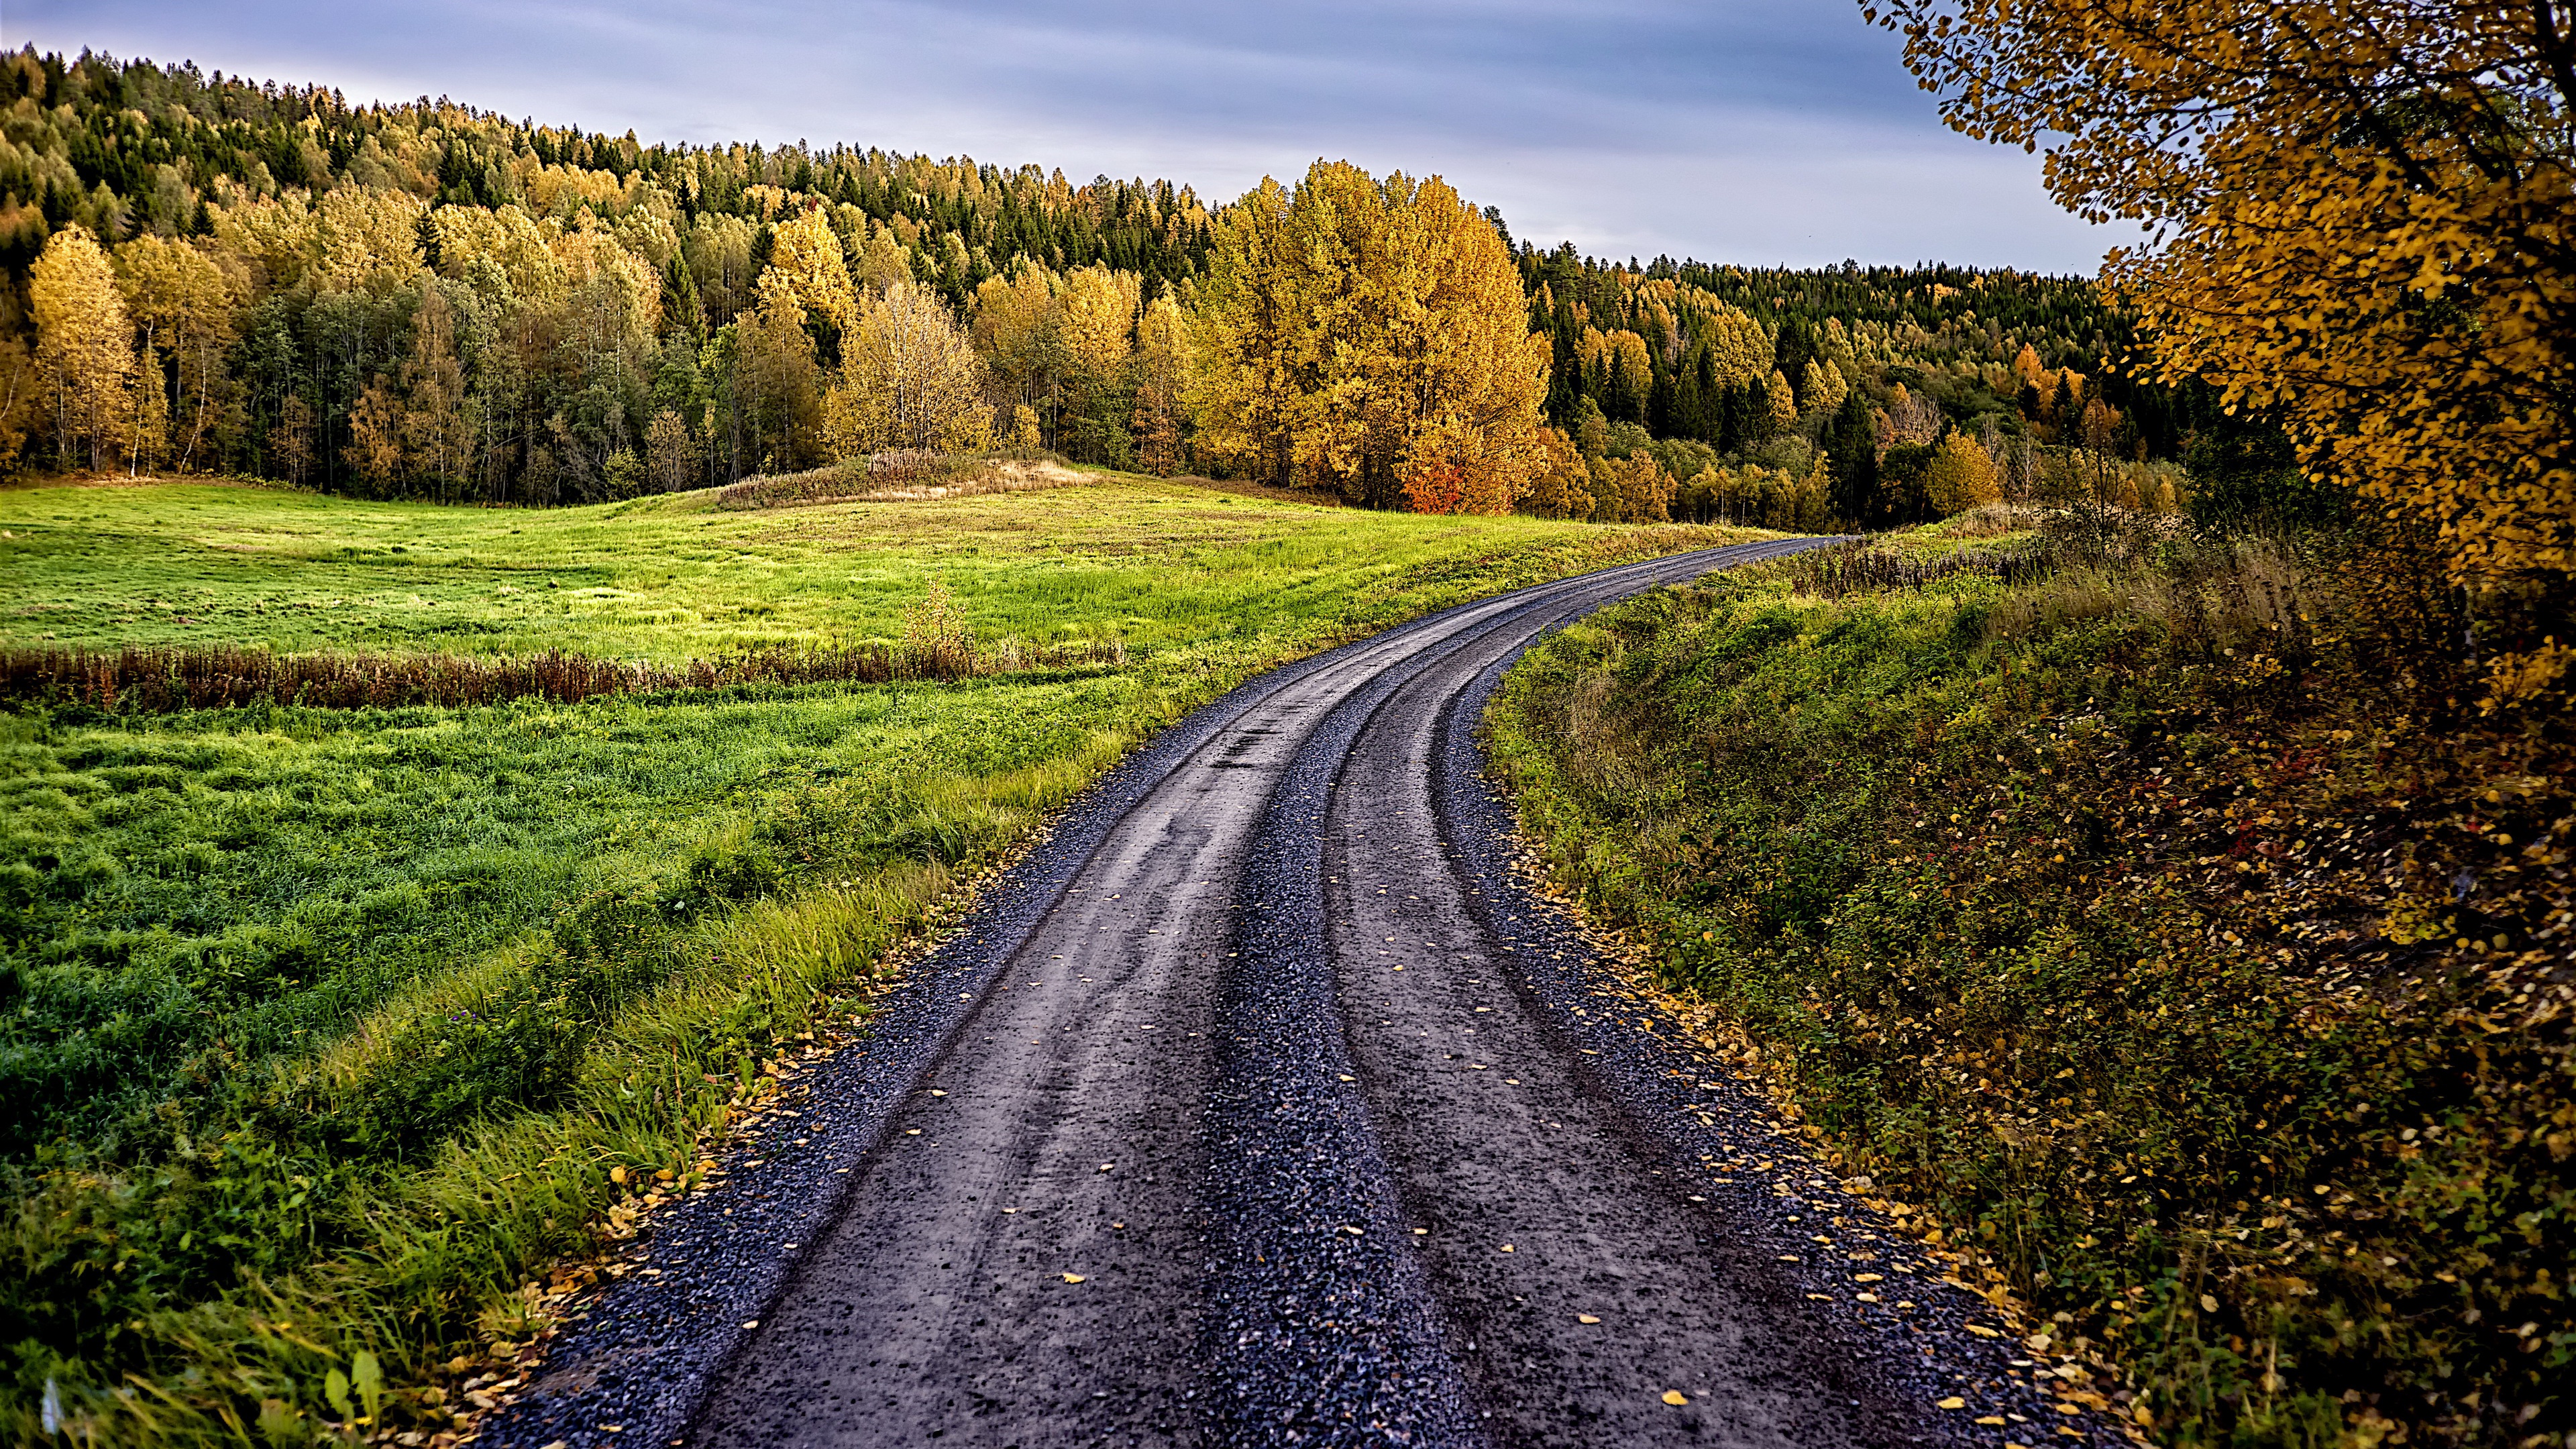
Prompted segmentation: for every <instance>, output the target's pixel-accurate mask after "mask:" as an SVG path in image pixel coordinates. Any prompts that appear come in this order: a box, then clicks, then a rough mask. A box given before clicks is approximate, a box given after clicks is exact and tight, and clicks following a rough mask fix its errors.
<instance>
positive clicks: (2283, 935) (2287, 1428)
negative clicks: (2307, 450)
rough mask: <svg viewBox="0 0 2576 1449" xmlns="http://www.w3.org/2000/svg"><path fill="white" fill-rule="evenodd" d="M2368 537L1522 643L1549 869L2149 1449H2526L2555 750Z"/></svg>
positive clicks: (2186, 552)
mask: <svg viewBox="0 0 2576 1449" xmlns="http://www.w3.org/2000/svg"><path fill="white" fill-rule="evenodd" d="M2369 557H2370V558H2371V560H2372V562H2373V570H2372V572H2371V573H2370V574H2368V575H2364V574H2361V573H2358V572H2353V571H2351V567H2352V564H2353V562H2354V558H2353V555H2352V554H2350V553H2346V552H2339V551H2336V550H2333V549H2328V548H2326V547H2325V546H2324V545H2323V544H2319V543H2311V544H2306V545H2302V544H2297V543H2280V542H2272V543H2264V542H2247V541H2233V542H2230V541H2211V540H2188V539H2180V538H2171V537H2168V538H2165V539H2163V540H2162V541H2156V540H2133V541H2132V546H2131V548H2130V550H2129V552H2128V553H2127V554H2126V555H2125V557H2122V558H2114V559H2104V558H2100V557H2098V556H2097V557H2094V558H2092V559H2091V560H2090V561H2089V562H2088V561H2086V560H2085V558H2084V557H2083V556H2082V555H2081V553H2080V551H2079V552H2078V553H2077V554H2075V555H2071V556H2070V555H2061V565H2062V566H2061V567H2059V568H2058V569H2056V570H2055V571H2053V572H2052V573H2051V574H2050V575H2049V576H2048V577H2046V578H2042V579H2035V580H2026V581H2022V582H2017V583H2006V582H2003V581H2001V580H1998V579H1996V578H1994V577H1992V576H1991V575H1990V574H1981V573H1980V572H1978V571H1976V570H1973V569H1970V570H1965V571H1962V572H1959V573H1956V574H1953V575H1952V576H1950V577H1949V578H1947V579H1946V580H1943V581H1940V582H1937V583H1935V584H1934V585H1932V586H1931V587H1929V588H1923V589H1894V590H1886V591H1877V592H1859V593H1852V594H1849V595H1847V596H1845V597H1841V598H1821V597H1817V596H1815V595H1814V594H1811V593H1805V592H1801V591H1800V589H1799V588H1798V587H1797V585H1798V581H1799V577H1800V576H1799V574H1798V572H1797V571H1796V570H1795V569H1793V568H1792V569H1781V570H1777V571H1774V572H1773V573H1772V574H1771V575H1770V576H1769V577H1767V578H1766V577H1761V576H1759V575H1755V576H1749V577H1745V576H1733V575H1730V576H1726V577H1723V578H1720V579H1716V580H1712V581H1710V582H1708V583H1706V584H1704V585H1701V586H1699V587H1696V588H1692V589H1687V590H1680V591H1668V592H1663V593H1659V594H1656V595H1653V596H1649V597H1648V598H1645V599H1642V600H1639V601H1636V602H1633V603H1631V604H1628V605H1625V606H1622V607H1620V608H1617V609H1614V610H1611V611H1608V612H1606V613H1604V614H1603V615H1600V616H1597V617H1596V618H1595V619H1594V620H1593V621H1591V622H1589V623H1587V624H1584V625H1578V626H1576V627H1574V628H1571V629H1568V630H1567V631H1565V632H1564V633H1563V634H1562V635H1560V636H1558V637H1557V638H1556V639H1554V640H1553V641H1551V642H1550V643H1549V644H1547V645H1546V646H1544V647H1542V648H1541V649H1539V650H1537V651H1534V652H1533V654H1532V655H1531V656H1530V658H1529V659H1528V661H1527V662H1526V663H1525V664H1524V665H1523V666H1522V667H1521V668H1520V669H1519V670H1518V671H1517V672H1516V673H1515V674H1514V675H1513V676H1512V677H1511V679H1510V681H1509V682H1508V684H1507V686H1506V688H1505V690H1504V692H1503V694H1502V695H1501V697H1500V699H1499V701H1498V705H1497V708H1496V711H1495V714H1494V717H1493V729H1494V734H1495V740H1496V751H1497V756H1498V760H1499V762H1500V764H1501V766H1502V768H1503V769H1504V771H1505V773H1506V774H1507V775H1508V776H1509V777H1510V778H1511V780H1512V781H1513V783H1514V784H1515V786H1516V787H1517V788H1518V789H1519V791H1520V799H1521V808H1522V812H1523V819H1524V821H1525V823H1526V824H1527V825H1528V827H1529V828H1530V829H1531V830H1532V831H1533V832H1534V833H1535V834H1536V835H1537V836H1538V837H1540V839H1541V840H1542V841H1543V842H1544V844H1545V846H1546V848H1547V850H1548V852H1549V854H1550V857H1551V859H1552V860H1553V862H1554V864H1555V867H1556V869H1557V870H1558V871H1559V873H1560V876H1561V878H1562V880H1563V882H1564V884H1565V885H1566V886H1567V887H1568V888H1569V889H1571V890H1573V891H1575V892H1577V893H1578V894H1580V895H1581V896H1582V897H1583V898H1585V899H1586V900H1587V901H1588V902H1589V903H1590V905H1591V906H1592V907H1593V908H1595V909H1597V910H1599V911H1600V912H1602V913H1603V914H1604V915H1605V916H1606V917H1608V918H1609V919H1611V920H1613V921H1615V922H1617V923H1620V924H1622V925H1624V926H1626V927H1628V928H1629V929H1631V930H1632V931H1633V932H1634V933H1635V934H1636V935H1637V936H1638V937H1639V938H1640V939H1641V940H1642V941H1643V942H1644V943H1646V944H1647V945H1648V946H1649V948H1650V949H1651V950H1652V952H1653V953H1654V955H1655V957H1656V959H1657V961H1658V963H1659V966H1660V968H1661V970H1662V971H1663V972H1664V973H1665V976H1666V979H1667V980H1668V981H1669V982H1671V983H1672V984H1673V985H1674V986H1675V988H1676V989H1678V990H1681V991H1683V992H1685V993H1688V994H1692V995H1695V996H1696V997H1698V998H1699V999H1700V1000H1702V1001H1704V1002H1706V1003H1708V1004H1710V1005H1711V1006H1713V1007H1714V1008H1715V1009H1716V1010H1717V1011H1718V1013H1719V1014H1720V1015H1722V1016H1723V1017H1725V1018H1727V1019H1729V1020H1730V1021H1732V1022H1733V1023H1735V1024H1737V1025H1738V1026H1740V1027H1741V1028H1742V1030H1743V1031H1744V1032H1745V1033H1746V1034H1747V1035H1748V1037H1749V1038H1750V1039H1751V1041H1752V1042H1753V1043H1755V1044H1757V1046H1758V1049H1759V1052H1760V1055H1761V1058H1762V1062H1763V1064H1764V1068H1765V1069H1766V1070H1769V1071H1773V1072H1776V1073H1777V1081H1778V1084H1779V1086H1780V1087H1781V1089H1782V1090H1784V1091H1785V1092H1786V1093H1787V1094H1788V1095H1789V1096H1790V1097H1791V1098H1792V1099H1793V1100H1794V1101H1795V1102H1796V1103H1797V1104H1798V1106H1799V1107H1800V1108H1801V1110H1802V1111H1803V1112H1804V1114H1805V1116H1806V1119H1807V1120H1808V1121H1809V1122H1810V1123H1811V1124H1813V1127H1814V1130H1815V1131H1816V1132H1817V1133H1818V1134H1819V1135H1820V1136H1821V1137H1822V1138H1823V1139H1824V1140H1825V1142H1826V1143H1827V1144H1828V1146H1829V1147H1830V1149H1831V1150H1833V1151H1835V1152H1837V1153H1838V1154H1840V1156H1841V1157H1842V1158H1843V1159H1844V1160H1845V1161H1847V1162H1848V1163H1850V1164H1851V1168H1852V1170H1853V1171H1855V1172H1866V1173H1868V1174H1870V1175H1872V1176H1873V1177H1875V1178H1876V1179H1878V1180H1879V1181H1880V1182H1881V1183H1882V1184H1883V1185H1885V1186H1886V1187H1887V1188H1888V1189H1889V1190H1891V1191H1892V1192H1893V1193H1895V1194H1897V1195H1899V1196H1902V1197H1906V1198H1910V1199H1912V1200H1914V1201H1916V1202H1919V1203H1922V1204H1925V1205H1927V1206H1928V1207H1929V1208H1930V1209H1931V1210H1932V1213H1933V1216H1934V1218H1935V1219H1936V1220H1937V1221H1938V1222H1939V1223H1940V1224H1941V1226H1942V1230H1943V1231H1944V1233H1945V1234H1946V1235H1948V1236H1950V1237H1951V1238H1952V1239H1953V1241H1954V1242H1956V1243H1959V1244H1964V1245H1965V1246H1967V1247H1968V1248H1970V1249H1971V1250H1973V1251H1976V1252H1978V1253H1981V1254H1982V1255H1983V1256H1984V1257H1985V1258H1986V1259H1987V1260H1988V1261H1989V1262H1990V1263H1991V1264H1992V1265H1993V1266H1994V1267H1995V1269H1996V1270H1997V1271H1999V1272H2001V1273H2002V1274H2004V1275H2005V1276H2006V1277H2007V1278H2008V1279H2009V1280H2010V1281H2011V1282H2012V1283H2013V1284H2014V1285H2015V1287H2016V1289H2017V1291H2018V1292H2019V1293H2020V1294H2021V1295H2022V1296H2023V1297H2025V1298H2026V1299H2027V1301H2028V1302H2029V1303H2030V1304H2032V1305H2033V1306H2034V1308H2035V1311H2037V1312H2038V1313H2039V1314H2041V1315H2044V1316H2048V1317H2051V1318H2053V1319H2054V1326H2053V1329H2052V1332H2053V1333H2054V1334H2055V1335H2056V1337H2057V1339H2058V1340H2060V1341H2061V1342H2063V1341H2068V1340H2071V1341H2072V1343H2073V1345H2074V1346H2075V1347H2076V1348H2077V1349H2078V1350H2079V1351H2088V1352H2091V1353H2093V1354H2095V1355H2097V1356H2098V1358H2099V1361H2100V1362H2101V1364H2102V1365H2103V1369H2104V1373H2105V1375H2106V1377H2107V1378H2108V1379H2109V1381H2110V1382H2109V1384H2108V1385H2107V1386H2108V1387H2110V1388H2113V1389H2116V1390H2117V1391H2118V1398H2119V1399H2120V1401H2121V1402H2122V1404H2123V1405H2124V1406H2125V1407H2126V1408H2128V1409H2130V1410H2131V1411H2133V1412H2135V1413H2136V1414H2137V1415H2138V1416H2139V1417H2140V1419H2141V1421H2142V1422H2147V1423H2151V1424H2152V1425H2153V1426H2154V1427H2155V1429H2156V1430H2157V1431H2158V1432H2159V1433H2160V1434H2162V1435H2165V1436H2168V1437H2170V1438H2172V1439H2173V1440H2175V1441H2178V1442H2189V1443H2229V1444H2282V1445H2324V1444H2337V1443H2380V1442H2400V1441H2403V1442H2446V1443H2447V1442H2457V1443H2479V1444H2485V1443H2496V1444H2505V1443H2511V1444H2540V1443H2544V1442H2545V1443H2553V1444H2554V1443H2556V1442H2557V1441H2558V1438H2559V1437H2560V1436H2562V1435H2564V1434H2566V1433H2567V1432H2569V1431H2570V1429H2571V1428H2576V1423H2571V1416H2576V1400H2571V1396H2570V1395H2569V1394H2568V1393H2567V1391H2566V1383H2567V1381H2568V1377H2569V1367H2570V1360H2571V1358H2576V1316H2571V1314H2570V1311H2569V1307H2568V1300H2567V1278H2568V1274H2569V1273H2570V1271H2571V1270H2576V1173H2571V1170H2570V1158H2571V1155H2576V1055H2571V1050H2570V1041H2569V1033H2568V1024H2569V1020H2570V1015H2571V1011H2570V1007H2571V1003H2576V963H2571V959H2570V953H2569V949H2568V938H2569V934H2570V922H2571V920H2576V916H2571V914H2570V912H2571V908H2576V890H2571V886H2570V872H2569V851H2570V849H2571V845H2576V780H2571V771H2572V770H2576V751H2571V749H2570V746H2569V742H2568V740H2567V738H2566V735H2565V731H2564V728H2563V721H2560V720H2557V719H2555V718H2522V719H2490V718H2481V717H2478V716H2476V715H2474V714H2471V713H2466V712H2464V711H2463V710H2462V709H2461V708H2460V707H2459V706H2458V703H2457V702H2458V701H2461V700H2464V699H2465V698H2468V697H2470V696H2469V695H2468V692H2467V691H2466V690H2463V689H2461V688H2460V687H2459V685H2460V683H2461V680H2460V675H2459V671H2458V668H2457V667H2456V666H2454V665H2450V664H2447V663H2446V662H2445V659H2446V651H2445V649H2444V648H2443V646H2442V645H2441V644H2440V643H2439V642H2438V641H2439V640H2440V639H2441V637H2442V632H2441V619H2440V613H2441V607H2442V603H2441V594H2440V591H2439V590H2438V588H2415V589H2414V592H2413V597H2414V598H2416V599H2417V601H2418V603H2419V604H2420V605H2421V610H2420V612H2419V613H2418V614H2417V615H2416V616H2415V617H2414V618H2412V619H2408V618H2406V617H2404V611H2403V610H2397V611H2395V612H2392V611H2391V610H2390V609H2388V608H2387V607H2385V605H2386V596H2388V595H2389V594H2390V593H2391V592H2392V590H2394V591H2396V592H2398V593H2403V592H2405V589H2404V588H2401V587H2399V586H2400V585H2407V586H2409V587H2411V586H2412V585H2411V583H2410V581H2408V580H2405V579H2397V580H2396V581H2395V582H2394V583H2392V578H2391V575H2390V574H2389V572H2388V568H2389V562H2388V560H2389V556H2388V555H2385V554H2379V553H2373V554H2372V555H2370V556H2369ZM2399 563H2400V565H2401V566H2400V567H2399V568H2398V569H2397V573H2399V574H2403V573H2404V572H2405V569H2404V568H2403V567H2402V564H2403V560H2402V559H2400V560H2399ZM2416 577H2417V578H2418V579H2420V577H2421V575H2417V576H2416ZM2364 590H2372V591H2376V592H2377V593H2379V594H2380V595H2382V597H2381V599H2380V600H2379V601H2377V602H2375V603H2371V604H2370V605H2369V606H2368V607H2363V603H2364V601H2363V600H2362V599H2361V597H2360V595H2361V594H2362V592H2363V591H2364ZM2428 641H2432V642H2429V643H2428Z"/></svg>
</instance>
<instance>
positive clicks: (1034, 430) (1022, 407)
mask: <svg viewBox="0 0 2576 1449" xmlns="http://www.w3.org/2000/svg"><path fill="white" fill-rule="evenodd" d="M1005 442H1006V443H1007V444H1008V446H1010V447H1013V448H1017V449H1020V450H1021V451H1023V452H1026V451H1030V450H1033V449H1035V448H1037V447H1039V446H1040V444H1039V442H1038V410H1037V409H1036V408H1033V407H1030V406H1029V405H1028V404H1027V403H1014V404H1012V405H1011V429H1010V433H1009V435H1008V436H1007V438H1006V439H1005Z"/></svg>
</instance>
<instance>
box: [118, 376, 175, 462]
mask: <svg viewBox="0 0 2576 1449" xmlns="http://www.w3.org/2000/svg"><path fill="white" fill-rule="evenodd" d="M168 371H169V368H168V367H167V365H165V364H164V363H163V362H162V360H161V349H159V348H157V347H152V346H146V347H145V348H144V349H143V355H142V356H141V357H140V358H139V359H138V360H137V365H136V367H135V369H134V374H135V375H134V386H133V390H132V392H131V393H130V394H128V396H129V399H130V401H129V402H128V404H127V406H126V410H125V411H126V422H125V468H126V471H127V472H128V473H132V474H139V473H141V472H143V470H145V469H147V468H150V469H154V470H158V469H159V468H161V467H162V466H163V465H164V464H167V463H168V462H169V461H170V394H169V391H168V390H167V388H166V387H165V386H164V378H165V377H166V375H167V373H168Z"/></svg>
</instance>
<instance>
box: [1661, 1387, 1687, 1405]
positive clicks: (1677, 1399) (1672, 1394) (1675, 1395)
mask: <svg viewBox="0 0 2576 1449" xmlns="http://www.w3.org/2000/svg"><path fill="white" fill-rule="evenodd" d="M1664 1402H1665V1403H1667V1404H1670V1405H1672V1406H1673V1407H1675V1408H1680V1407H1681V1406H1682V1405H1684V1404H1687V1403H1689V1402H1690V1400H1688V1399H1686V1398H1683V1397H1682V1391H1681V1390H1679V1389H1666V1390H1664Z"/></svg>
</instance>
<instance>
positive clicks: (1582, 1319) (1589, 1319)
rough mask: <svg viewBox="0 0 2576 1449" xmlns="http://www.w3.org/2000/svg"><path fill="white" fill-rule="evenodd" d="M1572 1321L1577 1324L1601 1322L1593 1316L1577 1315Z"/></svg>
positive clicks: (1587, 1314)
mask: <svg viewBox="0 0 2576 1449" xmlns="http://www.w3.org/2000/svg"><path fill="white" fill-rule="evenodd" d="M1574 1321H1575V1322H1577V1323H1599V1322H1600V1321H1601V1320H1600V1319H1599V1318H1598V1317H1596V1316H1594V1315H1593V1314H1589V1313H1578V1314H1576V1315H1574Z"/></svg>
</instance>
